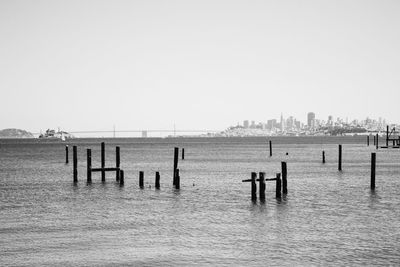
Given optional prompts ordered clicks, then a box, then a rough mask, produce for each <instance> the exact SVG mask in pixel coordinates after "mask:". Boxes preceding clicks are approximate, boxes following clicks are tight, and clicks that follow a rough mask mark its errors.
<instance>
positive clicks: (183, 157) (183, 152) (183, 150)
mask: <svg viewBox="0 0 400 267" xmlns="http://www.w3.org/2000/svg"><path fill="white" fill-rule="evenodd" d="M184 159H185V149H184V148H182V160H184Z"/></svg>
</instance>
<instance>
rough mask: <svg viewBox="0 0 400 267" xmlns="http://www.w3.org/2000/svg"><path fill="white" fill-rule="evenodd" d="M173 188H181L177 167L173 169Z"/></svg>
mask: <svg viewBox="0 0 400 267" xmlns="http://www.w3.org/2000/svg"><path fill="white" fill-rule="evenodd" d="M175 176H176V177H175V189H180V188H181V177H180V175H179V169H176V171H175Z"/></svg>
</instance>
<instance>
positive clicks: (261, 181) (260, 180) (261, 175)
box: [258, 172, 265, 200]
mask: <svg viewBox="0 0 400 267" xmlns="http://www.w3.org/2000/svg"><path fill="white" fill-rule="evenodd" d="M258 175H259V178H258V185H259V187H260V189H259V190H260V192H259V195H260V200H265V180H264V175H265V172H260V173H259V174H258Z"/></svg>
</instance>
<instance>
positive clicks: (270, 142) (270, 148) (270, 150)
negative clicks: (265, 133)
mask: <svg viewBox="0 0 400 267" xmlns="http://www.w3.org/2000/svg"><path fill="white" fill-rule="evenodd" d="M269 156H270V157H272V141H271V140H269Z"/></svg>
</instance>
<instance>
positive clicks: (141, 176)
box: [139, 171, 144, 189]
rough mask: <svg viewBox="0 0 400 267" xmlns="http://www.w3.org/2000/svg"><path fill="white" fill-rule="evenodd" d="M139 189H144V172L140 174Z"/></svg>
mask: <svg viewBox="0 0 400 267" xmlns="http://www.w3.org/2000/svg"><path fill="white" fill-rule="evenodd" d="M139 187H140V188H141V189H143V188H144V172H142V171H140V172H139Z"/></svg>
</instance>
